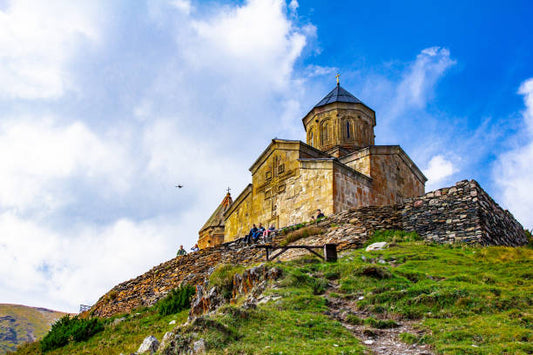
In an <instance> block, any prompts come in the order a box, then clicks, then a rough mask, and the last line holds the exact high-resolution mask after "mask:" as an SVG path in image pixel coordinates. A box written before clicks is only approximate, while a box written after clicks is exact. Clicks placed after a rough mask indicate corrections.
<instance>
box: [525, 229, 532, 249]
mask: <svg viewBox="0 0 533 355" xmlns="http://www.w3.org/2000/svg"><path fill="white" fill-rule="evenodd" d="M524 232H525V233H526V238H527V247H528V248H531V249H533V233H532V231H531V230H529V229H524Z"/></svg>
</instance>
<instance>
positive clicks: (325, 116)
mask: <svg viewBox="0 0 533 355" xmlns="http://www.w3.org/2000/svg"><path fill="white" fill-rule="evenodd" d="M302 121H303V124H304V127H305V132H306V136H307V144H309V145H310V146H312V147H315V148H317V149H319V150H322V151H324V152H326V153H328V154H330V155H332V156H334V157H337V158H338V157H342V156H344V155H346V154H349V153H351V152H353V151H355V150H358V149H361V148H364V147H368V146H372V145H374V137H375V136H374V126H375V125H376V113H375V112H374V110H372V109H371V108H369V107H368V106H366V105H365V104H364V103H363V102H362V101H361V100H359V99H358V98H356V97H355V96H353V95H352V94H350V93H349V92H348V91H346V90H345V89H344V88H342V87H341V86H340V85H339V78H338V76H337V86H336V87H335V88H334V89H333V90H332V91H331V92H330V93H329V94H327V95H326V97H324V98H323V99H322V100H320V102H319V103H318V104H316V105H315V107H313V109H312V110H311V111H309V113H308V114H307V115H306V116H305V117H304V118H303V119H302Z"/></svg>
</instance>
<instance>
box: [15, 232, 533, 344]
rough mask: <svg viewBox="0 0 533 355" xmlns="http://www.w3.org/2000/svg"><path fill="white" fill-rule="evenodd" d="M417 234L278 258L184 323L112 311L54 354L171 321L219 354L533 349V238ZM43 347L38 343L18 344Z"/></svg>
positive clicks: (182, 317) (177, 335) (153, 313)
mask: <svg viewBox="0 0 533 355" xmlns="http://www.w3.org/2000/svg"><path fill="white" fill-rule="evenodd" d="M417 239H418V238H417V236H416V235H413V234H406V233H402V232H378V233H376V234H375V235H374V237H373V238H372V240H370V241H368V242H367V244H369V243H371V242H375V241H381V240H386V241H388V242H389V247H388V248H387V249H385V250H381V251H374V252H366V251H365V250H364V249H357V250H350V251H346V252H343V253H342V255H341V257H340V258H339V261H338V262H336V263H324V262H321V261H320V260H319V259H316V258H315V259H313V258H312V257H304V258H300V259H297V260H293V261H288V262H283V263H272V264H269V265H270V266H271V267H276V268H279V269H281V270H282V277H281V278H280V279H278V280H277V281H275V282H272V283H271V284H270V286H269V287H267V289H266V290H265V291H264V292H263V294H262V295H261V296H259V298H262V301H260V302H257V303H256V306H255V307H242V305H243V303H244V298H243V297H240V298H237V299H236V300H234V302H233V303H232V304H231V305H225V306H222V307H220V308H219V309H218V311H217V312H216V313H215V314H210V315H207V316H202V317H200V318H197V319H196V320H195V321H193V322H190V323H187V324H185V325H184V323H185V322H186V319H187V314H188V313H187V311H186V310H185V311H182V312H180V313H177V314H173V315H167V316H161V315H159V314H158V312H157V304H156V305H155V306H153V307H149V308H140V309H136V310H134V311H133V312H131V313H128V314H122V315H117V316H114V317H112V318H109V319H105V320H103V323H104V329H103V331H101V332H99V333H98V334H96V335H94V336H93V337H92V338H90V339H89V340H87V341H81V342H70V343H69V344H68V345H67V346H65V347H63V348H60V349H57V350H53V351H50V352H48V353H47V354H118V353H131V352H134V351H136V350H137V349H138V347H139V345H140V344H141V343H142V340H143V339H144V338H145V337H146V336H148V335H154V336H155V337H156V338H158V339H159V340H160V341H161V339H162V337H163V335H164V334H165V333H166V332H169V331H172V332H173V333H174V339H175V340H176V339H178V340H179V339H181V340H180V341H185V340H187V341H188V342H189V343H190V342H194V341H197V340H199V339H203V342H204V343H205V346H206V349H207V352H208V353H210V354H281V353H283V354H364V353H367V352H368V351H375V352H377V353H380V352H384V351H385V350H386V349H397V350H398V349H401V350H402V352H403V353H407V354H409V353H420V352H422V351H427V352H429V353H442V354H505V353H507V354H531V353H533V281H532V280H533V249H532V248H531V246H526V247H520V248H510V247H486V248H476V247H471V246H464V245H437V244H431V243H427V242H424V241H420V240H417ZM236 270H238V269H236ZM240 270H242V268H241V269H240ZM214 274H216V271H215V273H214ZM171 321H175V324H170V322H171ZM178 340H176V341H178ZM35 353H39V344H38V343H33V344H29V345H26V346H23V347H22V348H21V349H20V350H19V351H18V352H17V354H35Z"/></svg>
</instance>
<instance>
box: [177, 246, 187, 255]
mask: <svg viewBox="0 0 533 355" xmlns="http://www.w3.org/2000/svg"><path fill="white" fill-rule="evenodd" d="M182 255H187V252H186V251H185V249H183V245H180V248H179V249H178V252H177V253H176V256H182Z"/></svg>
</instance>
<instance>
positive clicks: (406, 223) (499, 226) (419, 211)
mask: <svg viewBox="0 0 533 355" xmlns="http://www.w3.org/2000/svg"><path fill="white" fill-rule="evenodd" d="M401 213H402V229H403V230H406V231H415V232H417V233H418V234H419V235H420V236H422V237H424V238H425V239H427V240H431V241H435V242H438V243H456V242H463V243H471V244H472V243H475V244H480V245H485V246H486V245H507V246H519V245H524V244H526V243H527V238H526V235H525V233H524V230H523V227H522V225H520V223H519V222H518V221H517V220H516V219H515V218H514V217H513V215H512V214H511V213H509V211H505V210H503V209H502V208H501V207H500V206H499V205H498V204H497V203H496V202H494V200H493V199H492V198H491V197H490V196H489V195H488V194H487V193H486V192H485V191H484V190H483V189H482V188H481V187H480V186H479V184H478V183H477V182H476V181H474V180H471V181H468V180H463V181H459V182H458V183H456V184H455V186H452V187H448V188H442V189H439V190H436V191H432V192H429V193H427V194H425V195H423V196H421V197H419V198H412V199H408V200H406V201H405V203H404V205H403V208H402V211H401Z"/></svg>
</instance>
